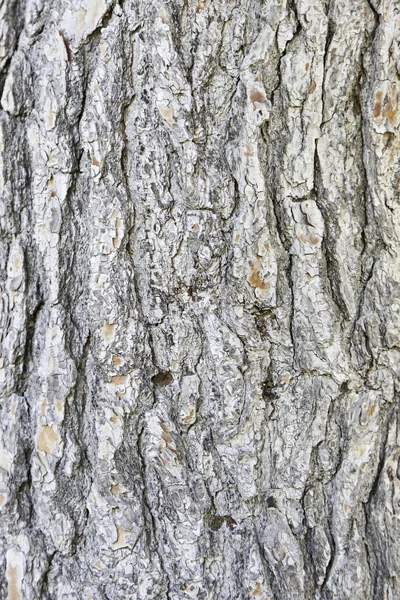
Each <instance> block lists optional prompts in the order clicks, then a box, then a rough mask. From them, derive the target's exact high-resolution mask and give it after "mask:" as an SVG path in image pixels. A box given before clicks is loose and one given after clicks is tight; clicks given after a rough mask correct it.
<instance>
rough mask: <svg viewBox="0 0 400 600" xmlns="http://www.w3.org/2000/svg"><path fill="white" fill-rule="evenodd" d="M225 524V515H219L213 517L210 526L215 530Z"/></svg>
mask: <svg viewBox="0 0 400 600" xmlns="http://www.w3.org/2000/svg"><path fill="white" fill-rule="evenodd" d="M223 524H224V517H219V516H218V515H217V516H216V517H213V518H212V519H211V523H210V527H211V529H212V530H213V531H218V529H221V527H222V525H223Z"/></svg>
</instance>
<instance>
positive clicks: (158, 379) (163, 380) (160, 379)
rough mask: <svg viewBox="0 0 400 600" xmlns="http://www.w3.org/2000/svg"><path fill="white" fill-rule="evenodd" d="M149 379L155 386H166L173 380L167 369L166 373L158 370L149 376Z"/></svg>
mask: <svg viewBox="0 0 400 600" xmlns="http://www.w3.org/2000/svg"><path fill="white" fill-rule="evenodd" d="M151 380H152V382H153V384H154V386H155V387H166V386H167V385H169V384H170V383H172V382H173V380H174V378H173V377H172V373H170V372H169V371H167V372H166V373H165V372H163V371H160V373H157V375H154V376H153V377H152V378H151Z"/></svg>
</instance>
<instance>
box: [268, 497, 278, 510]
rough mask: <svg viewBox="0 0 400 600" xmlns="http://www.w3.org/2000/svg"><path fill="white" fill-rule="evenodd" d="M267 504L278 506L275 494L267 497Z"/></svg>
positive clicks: (270, 506)
mask: <svg viewBox="0 0 400 600" xmlns="http://www.w3.org/2000/svg"><path fill="white" fill-rule="evenodd" d="M267 506H268V508H278V505H277V503H276V500H275V498H274V497H273V496H269V497H268V498H267Z"/></svg>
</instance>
